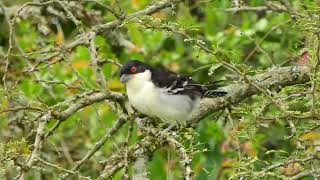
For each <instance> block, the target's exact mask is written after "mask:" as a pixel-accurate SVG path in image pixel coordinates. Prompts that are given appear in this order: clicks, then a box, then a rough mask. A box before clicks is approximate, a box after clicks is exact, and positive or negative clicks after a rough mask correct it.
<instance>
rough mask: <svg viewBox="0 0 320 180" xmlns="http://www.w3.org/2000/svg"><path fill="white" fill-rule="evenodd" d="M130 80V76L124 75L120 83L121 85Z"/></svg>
mask: <svg viewBox="0 0 320 180" xmlns="http://www.w3.org/2000/svg"><path fill="white" fill-rule="evenodd" d="M129 80H130V76H129V75H127V74H122V75H121V77H120V82H121V83H126V82H128V81H129Z"/></svg>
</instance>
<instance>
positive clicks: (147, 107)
mask: <svg viewBox="0 0 320 180" xmlns="http://www.w3.org/2000/svg"><path fill="white" fill-rule="evenodd" d="M120 81H121V82H122V83H125V85H126V91H127V95H128V98H129V102H130V103H131V105H132V106H133V107H134V108H135V109H136V110H137V111H139V112H140V113H142V114H145V115H147V116H150V117H156V118H159V119H161V120H162V121H163V122H167V123H183V122H185V121H188V120H190V118H191V115H192V113H193V112H194V111H195V110H197V109H198V108H199V106H200V99H201V97H204V96H210V97H216V96H224V95H226V94H227V93H226V92H224V91H217V90H216V89H217V88H218V87H220V85H217V83H214V82H213V83H211V84H207V85H200V84H198V83H196V82H195V81H193V80H192V78H191V77H189V76H185V75H179V74H176V73H173V72H170V71H167V70H164V69H160V68H155V67H152V66H150V65H149V64H146V63H143V62H140V61H137V60H130V61H128V62H127V63H126V64H124V65H123V66H122V67H121V71H120Z"/></svg>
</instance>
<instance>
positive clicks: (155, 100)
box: [127, 82, 199, 123]
mask: <svg viewBox="0 0 320 180" xmlns="http://www.w3.org/2000/svg"><path fill="white" fill-rule="evenodd" d="M135 85H136V84H135ZM127 94H128V98H129V101H130V103H131V104H132V106H133V107H134V108H135V109H137V110H138V111H139V112H141V113H143V114H146V115H148V116H151V117H158V118H160V119H161V120H163V121H165V122H171V123H175V122H184V121H187V120H189V119H190V115H191V113H192V112H193V110H194V109H195V107H197V106H198V104H199V98H197V99H195V100H192V99H191V98H189V97H188V96H187V95H170V94H167V93H166V91H165V90H164V89H160V88H157V87H155V86H154V84H153V83H151V82H147V83H146V82H144V83H143V86H138V87H137V86H130V84H128V85H127Z"/></svg>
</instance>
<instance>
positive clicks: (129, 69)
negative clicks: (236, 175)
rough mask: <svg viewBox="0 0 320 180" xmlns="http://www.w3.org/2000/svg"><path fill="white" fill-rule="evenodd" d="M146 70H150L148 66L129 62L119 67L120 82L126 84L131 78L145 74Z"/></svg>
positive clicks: (138, 62)
mask: <svg viewBox="0 0 320 180" xmlns="http://www.w3.org/2000/svg"><path fill="white" fill-rule="evenodd" d="M147 70H151V66H150V65H148V64H146V63H143V62H140V61H137V60H129V61H128V62H126V63H125V64H123V66H122V67H121V70H120V81H121V82H122V83H126V82H128V81H129V80H130V79H132V78H133V77H135V76H137V75H141V74H142V73H145V72H146V71H147Z"/></svg>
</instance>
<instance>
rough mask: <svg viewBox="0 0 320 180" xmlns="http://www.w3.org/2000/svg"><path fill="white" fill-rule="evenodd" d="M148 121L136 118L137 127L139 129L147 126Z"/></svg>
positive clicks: (146, 118)
mask: <svg viewBox="0 0 320 180" xmlns="http://www.w3.org/2000/svg"><path fill="white" fill-rule="evenodd" d="M148 119H149V117H144V118H136V122H137V124H138V127H139V128H140V129H141V128H143V127H146V126H147V125H148Z"/></svg>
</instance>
